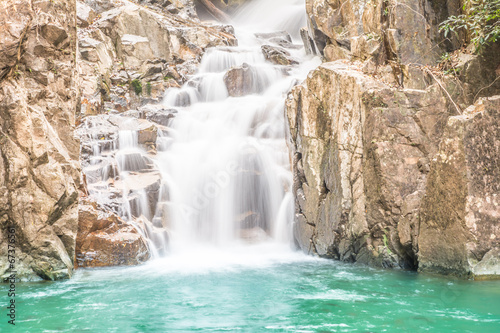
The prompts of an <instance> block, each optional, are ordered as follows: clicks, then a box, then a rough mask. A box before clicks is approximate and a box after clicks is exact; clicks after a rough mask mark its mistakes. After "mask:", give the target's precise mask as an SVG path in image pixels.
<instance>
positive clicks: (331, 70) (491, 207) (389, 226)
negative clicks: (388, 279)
mask: <svg viewBox="0 0 500 333" xmlns="http://www.w3.org/2000/svg"><path fill="white" fill-rule="evenodd" d="M306 3H307V11H308V14H309V25H308V28H307V29H304V30H303V31H302V38H303V41H304V43H305V45H306V49H308V50H309V52H312V53H317V54H319V55H321V56H322V57H324V60H325V61H326V62H325V63H324V64H323V65H321V66H320V67H319V68H317V69H316V70H314V71H313V72H311V73H310V74H309V76H308V78H307V80H306V81H305V82H304V83H302V84H301V85H298V86H297V87H295V88H294V89H293V90H292V92H291V93H290V95H289V97H288V100H287V106H286V115H287V119H288V122H289V128H290V138H291V140H290V149H291V156H292V157H291V158H292V161H293V169H294V170H293V171H294V193H295V197H296V216H295V223H294V238H295V241H296V244H297V245H298V246H299V247H300V248H302V249H303V250H304V251H306V252H309V253H316V254H318V255H320V256H323V257H328V258H335V259H339V260H343V261H349V262H354V261H356V262H361V263H366V264H370V265H373V266H379V267H402V268H411V269H417V268H418V269H419V270H420V271H425V272H434V273H444V274H454V275H459V276H463V277H474V278H486V277H492V276H495V275H498V272H499V268H500V266H499V254H498V253H499V252H498V251H499V243H498V239H497V238H498V225H499V219H500V206H499V203H498V198H497V194H496V193H498V189H497V188H496V187H497V184H498V183H499V182H500V174H499V173H498V167H495V165H498V160H499V150H498V144H499V135H498V133H499V130H498V129H499V120H498V117H495V116H494V115H495V114H496V112H497V110H498V106H497V104H496V103H497V99H498V98H497V97H495V98H489V99H488V98H487V99H480V100H479V101H478V102H476V104H475V105H474V106H471V107H469V108H467V107H468V106H469V105H471V104H473V103H474V101H475V100H477V98H478V97H479V96H488V95H493V94H498V93H499V92H500V90H499V87H498V82H496V81H495V80H496V78H497V75H498V72H496V73H497V74H492V73H495V70H497V71H498V68H500V67H499V65H500V57H498V53H496V56H493V54H495V52H496V50H497V47H498V46H497V45H492V46H490V48H489V50H487V51H485V52H483V54H482V55H479V56H477V55H459V56H458V57H460V59H461V61H459V64H458V65H457V66H458V67H460V69H461V72H460V75H457V76H451V75H448V76H447V75H443V74H442V72H439V71H438V70H436V69H435V68H433V67H430V66H432V65H436V60H438V59H439V58H440V55H441V54H443V52H445V51H446V50H453V49H454V48H456V47H457V46H458V45H459V41H458V40H456V39H452V40H444V39H443V38H442V36H440V35H439V33H438V24H439V23H440V22H441V21H442V20H444V19H445V18H446V17H447V16H449V15H451V14H456V13H458V12H459V10H460V9H459V8H460V3H459V2H458V1H457V2H453V1H452V2H447V6H442V4H440V3H439V1H424V2H418V3H415V2H412V1H397V2H396V1H368V2H364V1H361V2H358V1H344V2H342V1H335V0H307V1H306ZM487 59H488V60H487ZM472 68H476V70H474V71H471V69H472ZM481 72H488V74H487V75H486V74H484V75H481V74H479V73H481ZM473 82H474V83H473Z"/></svg>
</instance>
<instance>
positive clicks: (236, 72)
mask: <svg viewBox="0 0 500 333" xmlns="http://www.w3.org/2000/svg"><path fill="white" fill-rule="evenodd" d="M224 83H225V84H226V87H227V91H228V93H229V96H232V97H241V96H245V95H249V94H255V93H259V92H261V91H262V90H263V88H264V84H262V83H261V82H259V77H258V75H257V73H256V71H255V69H254V68H253V67H251V66H250V65H248V64H243V66H240V67H234V68H231V69H230V70H229V71H228V72H227V73H226V75H224Z"/></svg>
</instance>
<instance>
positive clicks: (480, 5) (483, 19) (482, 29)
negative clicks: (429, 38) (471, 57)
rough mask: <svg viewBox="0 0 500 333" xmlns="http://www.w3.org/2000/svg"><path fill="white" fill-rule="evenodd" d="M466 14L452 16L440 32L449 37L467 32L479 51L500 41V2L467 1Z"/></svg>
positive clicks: (443, 24) (492, 0) (464, 7)
mask: <svg viewBox="0 0 500 333" xmlns="http://www.w3.org/2000/svg"><path fill="white" fill-rule="evenodd" d="M463 11H464V12H465V14H463V15H459V16H450V17H449V18H448V19H447V20H446V21H444V22H442V23H441V25H440V27H439V31H442V32H444V36H445V37H448V35H449V34H450V32H453V33H455V34H457V36H458V32H459V31H460V30H462V29H463V30H465V31H466V32H467V33H468V34H469V36H470V39H471V40H470V41H471V42H472V43H473V44H474V46H475V47H476V51H479V50H480V49H481V48H482V47H484V46H485V45H487V44H490V43H494V42H496V41H497V40H500V0H465V4H464V6H463Z"/></svg>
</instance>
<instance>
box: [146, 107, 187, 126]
mask: <svg viewBox="0 0 500 333" xmlns="http://www.w3.org/2000/svg"><path fill="white" fill-rule="evenodd" d="M139 110H140V111H141V112H142V113H143V115H144V118H146V119H147V120H149V121H151V122H153V123H156V124H158V125H161V126H165V127H168V126H169V125H170V124H171V122H172V119H173V118H175V115H176V114H177V113H178V111H177V110H175V109H165V108H164V107H163V106H161V105H146V106H143V107H142V108H140V109H139Z"/></svg>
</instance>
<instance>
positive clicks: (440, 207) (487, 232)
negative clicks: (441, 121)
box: [418, 96, 500, 279]
mask: <svg viewBox="0 0 500 333" xmlns="http://www.w3.org/2000/svg"><path fill="white" fill-rule="evenodd" d="M499 110H500V96H495V97H492V98H487V99H482V100H480V101H479V102H478V103H476V104H475V105H474V106H472V107H470V108H469V109H467V110H466V111H465V113H464V115H461V116H455V117H451V118H450V119H449V120H448V124H447V126H446V129H445V132H444V136H443V139H442V141H441V144H440V146H439V152H438V153H437V155H436V156H435V158H434V159H433V161H432V163H431V170H430V174H429V178H428V181H427V192H426V196H425V199H424V201H423V204H422V208H421V218H420V235H419V252H418V259H419V270H421V271H427V272H428V271H430V272H437V273H444V274H454V275H459V276H462V277H474V278H480V279H481V278H484V277H489V276H495V275H496V276H497V278H498V277H500V276H499V274H500V257H499V256H498V253H499V250H500V237H499V235H500V223H499V221H500V200H499V198H498V194H499V193H500V170H499V168H498V166H499V165H500V153H499V152H500V120H499V119H500V117H499V116H500V114H499V113H500V112H499ZM487 254H488V255H487Z"/></svg>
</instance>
